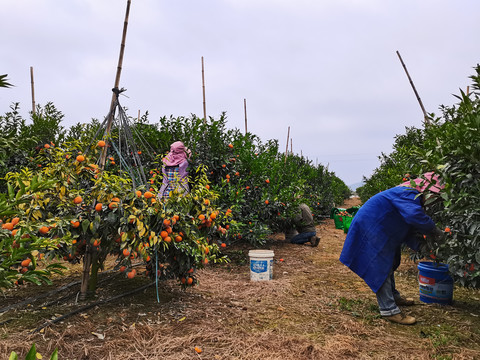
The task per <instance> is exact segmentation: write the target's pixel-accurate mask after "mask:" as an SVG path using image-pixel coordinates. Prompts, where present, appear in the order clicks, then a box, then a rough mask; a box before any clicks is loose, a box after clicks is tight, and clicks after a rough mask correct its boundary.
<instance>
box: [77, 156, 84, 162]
mask: <svg viewBox="0 0 480 360" xmlns="http://www.w3.org/2000/svg"><path fill="white" fill-rule="evenodd" d="M77 161H78V162H82V161H85V156H83V155H78V156H77Z"/></svg>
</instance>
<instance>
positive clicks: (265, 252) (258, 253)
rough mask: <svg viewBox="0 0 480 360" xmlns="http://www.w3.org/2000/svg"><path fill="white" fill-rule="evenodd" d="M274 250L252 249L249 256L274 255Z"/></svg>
mask: <svg viewBox="0 0 480 360" xmlns="http://www.w3.org/2000/svg"><path fill="white" fill-rule="evenodd" d="M273 255H274V252H273V250H250V251H249V252H248V256H249V257H265V258H269V257H273Z"/></svg>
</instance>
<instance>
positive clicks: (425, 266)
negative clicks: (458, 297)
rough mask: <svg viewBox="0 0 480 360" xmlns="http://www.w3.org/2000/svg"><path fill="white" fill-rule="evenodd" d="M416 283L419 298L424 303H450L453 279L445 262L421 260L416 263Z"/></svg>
mask: <svg viewBox="0 0 480 360" xmlns="http://www.w3.org/2000/svg"><path fill="white" fill-rule="evenodd" d="M418 284H419V291H420V300H421V301H423V302H424V303H438V304H451V303H452V298H453V279H452V277H451V276H450V275H449V273H448V265H447V264H442V263H438V264H437V263H435V262H432V261H421V262H420V263H419V264H418Z"/></svg>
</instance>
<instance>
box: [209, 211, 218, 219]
mask: <svg viewBox="0 0 480 360" xmlns="http://www.w3.org/2000/svg"><path fill="white" fill-rule="evenodd" d="M216 218H217V214H216V213H214V212H212V213H211V214H210V219H212V220H215V219H216Z"/></svg>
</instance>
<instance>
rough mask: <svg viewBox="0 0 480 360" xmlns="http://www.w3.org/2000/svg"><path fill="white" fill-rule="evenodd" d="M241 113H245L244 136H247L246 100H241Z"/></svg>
mask: <svg viewBox="0 0 480 360" xmlns="http://www.w3.org/2000/svg"><path fill="white" fill-rule="evenodd" d="M243 111H244V112H245V135H246V134H247V99H243Z"/></svg>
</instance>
